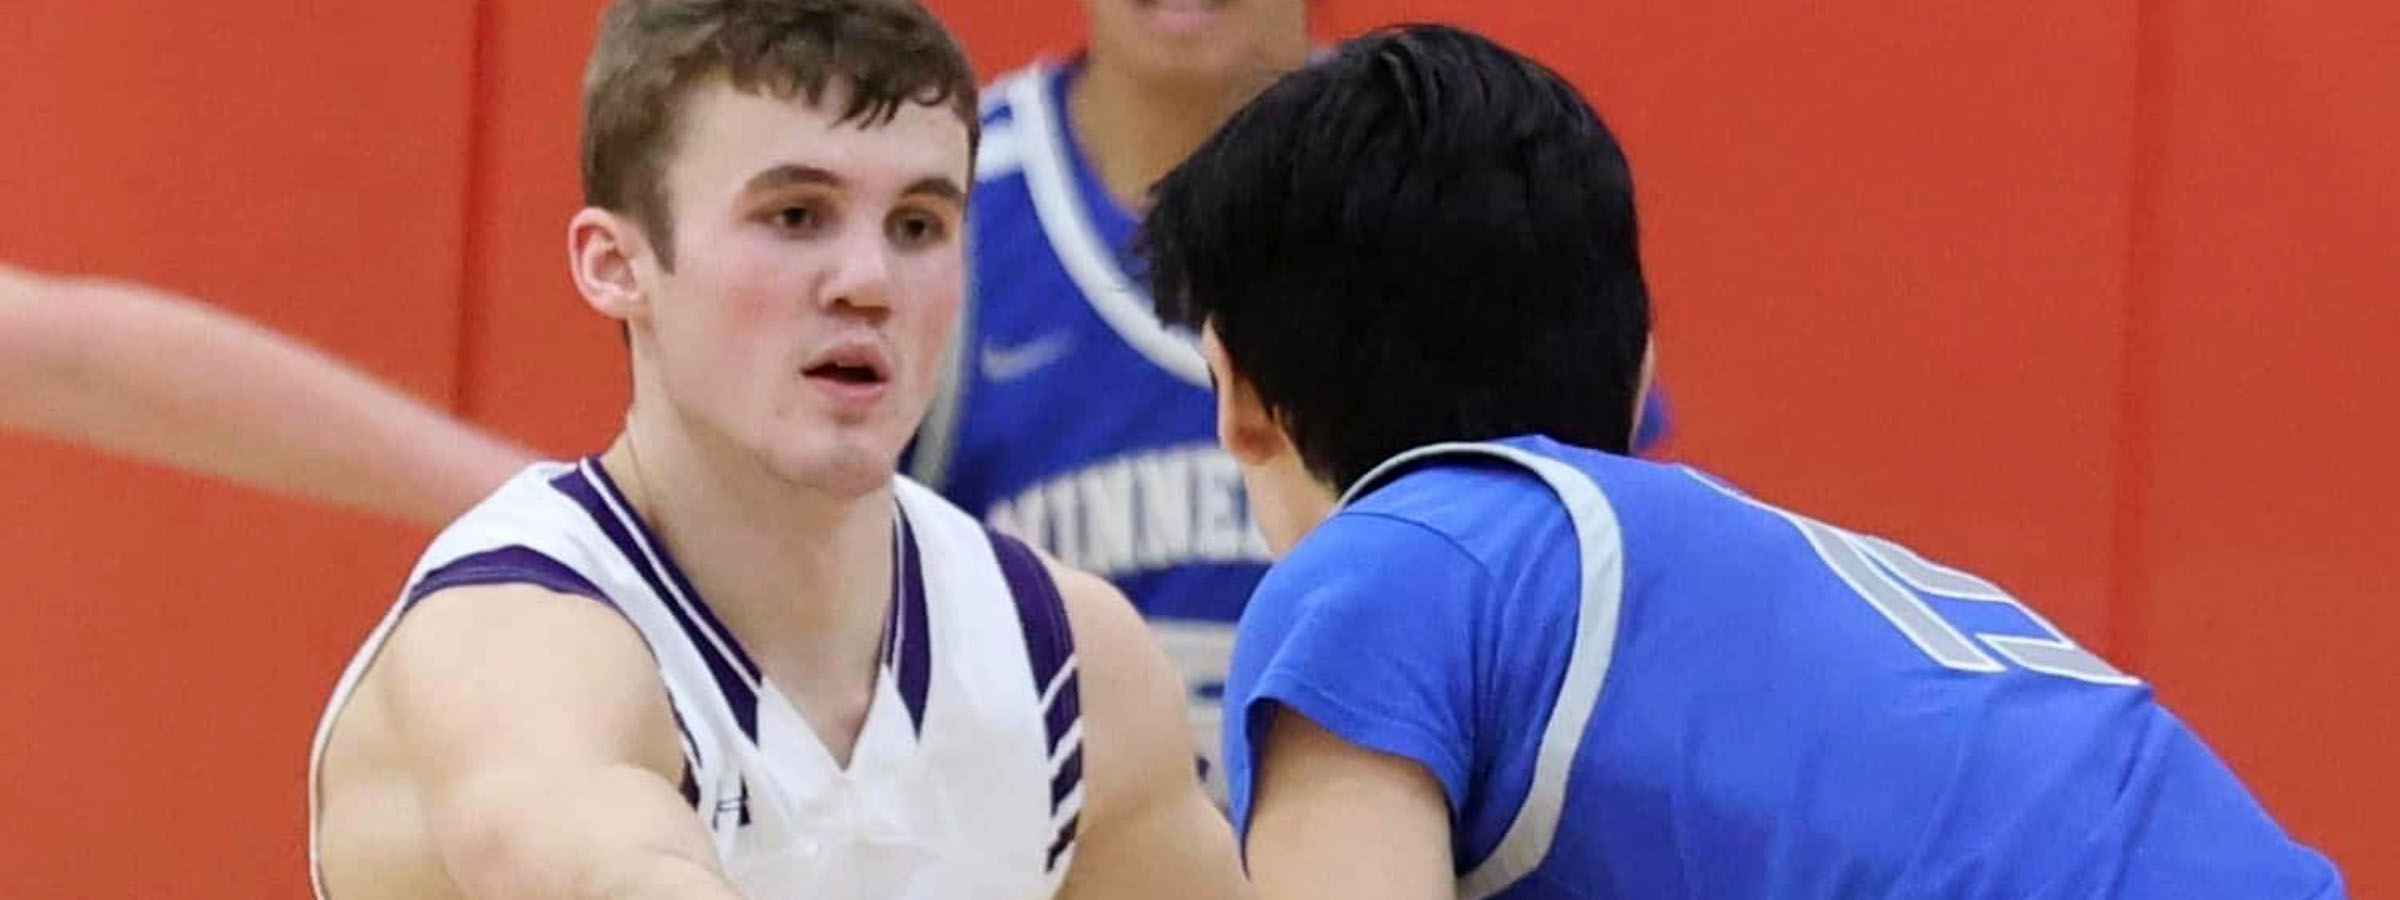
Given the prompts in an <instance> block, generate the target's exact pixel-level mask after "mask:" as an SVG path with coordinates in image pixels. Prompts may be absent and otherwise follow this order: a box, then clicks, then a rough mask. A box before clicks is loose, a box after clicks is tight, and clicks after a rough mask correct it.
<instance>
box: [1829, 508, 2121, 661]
mask: <svg viewBox="0 0 2400 900" xmlns="http://www.w3.org/2000/svg"><path fill="white" fill-rule="evenodd" d="M1790 518H1791V519H1792V521H1793V522H1794V523H1795V524H1798V525H1799V526H1800V531H1801V532H1802V533H1803V534H1806V535H1807V536H1808V542H1809V543H1810V544H1812V545H1814V546H1815V547H1816V549H1817V555H1818V556H1820V557H1822V558H1824V560H1825V562H1826V563H1827V564H1829V565H1831V566H1832V567H1833V571H1834V573H1835V574H1837V575H1840V576H1841V577H1842V580H1843V581H1845V582H1848V583H1849V585H1850V587H1851V589H1852V590H1855V591H1857V592H1858V595H1859V596H1860V597H1861V598H1864V599H1865V600H1866V601H1867V604H1868V605H1869V606H1873V607H1875V611H1876V612H1879V613H1882V614H1883V617H1884V618H1885V619H1888V620H1890V621H1891V623H1892V625H1893V626H1894V627H1896V628H1899V629H1900V633H1901V634H1903V635H1907V636H1908V639H1909V641H1910V642H1911V643H1914V644H1916V645H1917V648H1918V649H1920V650H1923V651H1925V655H1927V656H1930V657H1933V661H1934V662H1937V663H1940V664H1942V665H1943V666H1946V667H1948V668H1952V669H1957V670H1959V671H1962V672H2001V671H2006V670H2007V668H2008V667H2007V666H2005V665H2002V664H2001V662H2000V661H1999V660H1996V659H1993V658H1992V653H1997V654H1999V655H2001V656H2003V657H2006V658H2007V659H2008V660H2009V661H2010V662H2013V663H2016V664H2017V665H2019V666H2022V667H2024V668H2027V669H2031V670H2033V671H2036V672H2043V673H2047V674H2050V675H2059V676H2063V677H2066V678H2073V679H2076V680H2079V681H2088V682H2091V683H2093V684H2118V685H2130V684H2140V683H2141V679H2138V678H2135V677H2133V676H2131V675H2127V674H2125V673H2124V672H2120V671H2118V670H2117V668H2116V667H2115V666H2111V665H2109V664H2108V661H2107V660H2104V659H2101V658H2100V657H2099V656H2097V655H2094V654H2093V653H2092V652H2091V651H2089V650H2085V649H2083V648H2082V647H2079V646H2076V644H2075V642H2074V641H2072V640H2068V639H2067V636H2066V635H2063V634H2060V633H2059V631H2058V628H2057V626H2054V625H2051V624H2050V622H2049V620H2047V619H2044V618H2042V617H2041V615H2040V614H2038V613H2035V612H2034V611H2033V610H2031V609H2027V608H2026V607H2025V604H2022V603H2019V602H2017V599H2016V598H2014V597H2011V596H2009V595H2008V592H2006V591H2003V590H2001V589H2000V587H1999V586H1998V585H1995V584H1993V583H1991V582H1989V581H1985V580H1983V579H1981V578H1977V577H1975V576H1973V575H1970V574H1967V573H1965V572H1961V571H1959V570H1957V569H1953V568H1950V567H1948V566H1944V565H1941V564H1940V563H1936V562H1933V561H1930V560H1927V559H1926V558H1924V557H1922V556H1918V555H1917V554H1915V553H1914V552H1911V551H1910V550H1909V549H1908V548H1906V547H1902V546H1900V545H1898V544H1895V543H1892V542H1890V541H1887V540H1884V539H1882V538H1878V537H1871V536H1868V535H1862V534H1856V533H1853V532H1849V531H1844V530H1842V529H1839V528H1835V527H1833V526H1831V525H1827V524H1825V523H1823V522H1817V521H1814V520H1810V519H1806V518H1802V517H1800V516H1791V517H1790ZM1878 563H1880V564H1881V565H1878ZM1912 589H1913V590H1912ZM1920 592H1921V593H1925V594H1931V595H1933V596H1937V597H1949V598H1952V599H1957V600H1966V601H1971V602H1975V603H1998V604H2002V605H2005V606H2008V607H2010V608H2012V609H2015V610H2016V611H2017V612H2019V613H2022V614H2023V615H2024V616H2025V618H2027V619H2030V620H2032V621H2033V623H2034V624H2035V625H2037V626H2039V627H2040V628H2041V630H2042V633H2043V634H2044V636H2043V637H2022V636H2019V635H2013V634H1990V633H1985V632H1976V633H1974V634H1973V636H1972V637H1970V636H1969V635H1968V634H1966V633H1963V632H1961V631H1959V629H1958V627H1957V626H1955V625H1952V624H1950V623H1949V622H1948V621H1946V620H1944V619H1943V618H1942V617H1941V616H1940V615H1938V614H1936V613H1935V612H1934V611H1933V608H1932V607H1931V606H1928V605H1926V603H1925V601H1924V600H1923V599H1921V598H1919V597H1918V596H1917V594H1918V593H1920ZM1986 648H1988V649H1989V650H1990V651H1991V653H1986V652H1984V651H1985V649H1986Z"/></svg>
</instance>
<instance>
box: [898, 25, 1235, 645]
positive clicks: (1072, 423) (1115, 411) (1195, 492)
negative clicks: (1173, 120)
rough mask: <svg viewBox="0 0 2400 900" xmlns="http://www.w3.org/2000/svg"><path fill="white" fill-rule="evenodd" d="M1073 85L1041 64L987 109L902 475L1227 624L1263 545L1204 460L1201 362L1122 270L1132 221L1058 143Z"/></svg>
mask: <svg viewBox="0 0 2400 900" xmlns="http://www.w3.org/2000/svg"><path fill="white" fill-rule="evenodd" d="M1075 71H1076V68H1075V67H1073V66H1069V67H1065V68H1059V69H1053V68H1050V67H1046V66H1040V65H1037V66H1034V67H1032V68H1029V69H1027V70H1025V71H1023V72H1020V73H1017V74H1015V75H1011V76H1008V77H1006V78H1003V79H1002V80H1001V81H1000V82H999V83H998V84H996V85H994V86H993V87H992V88H991V89H990V91H989V92H988V93H987V98H988V99H987V104H986V109H985V113H984V123H983V127H984V137H983V146H982V151H981V154H980V157H979V159H978V163H977V166H976V169H977V172H976V185H975V198H974V202H973V204H972V205H971V209H970V210H969V221H968V230H967V233H968V235H969V238H968V239H969V241H970V243H971V247H972V254H973V264H972V275H971V277H970V279H969V285H968V288H969V292H970V295H971V302H970V303H969V304H968V307H969V308H968V312H967V314H966V316H965V317H964V318H965V321H964V322H963V323H962V325H961V327H960V329H959V333H960V339H959V342H958V344H957V345H956V346H955V349H954V354H953V357H952V367H951V372H950V381H949V385H948V387H949V389H948V390H947V391H945V392H944V395H943V397H942V399H941V400H940V401H939V402H937V404H936V407H935V409H934V411H933V412H932V414H931V415H929V416H928V421H927V424H926V427H925V429H924V430H923V431H922V432H921V433H920V436H919V439H918V441H917V444H916V446H915V447H913V448H912V451H911V456H910V459H909V461H908V466H909V469H910V472H911V473H912V474H913V475H915V476H916V477H917V478H918V480H920V481H922V482H924V483H925V484H927V485H928V486H931V487H933V488H934V489H936V490H938V491H940V492H941V493H942V495H943V496H945V497H947V498H949V499H950V500H951V502H953V503H956V504H958V505H959V506H960V507H961V508H963V509H966V510H967V511H968V512H970V513H972V514H975V515H977V516H980V517H981V518H983V520H984V521H985V522H986V523H987V524H989V525H991V526H993V527H994V528H997V529H999V530H1001V531H1005V532H1008V533H1011V534H1014V535H1016V536H1018V537H1021V538H1023V539H1025V540H1026V541H1028V542H1030V543H1032V544H1035V545H1037V546H1040V547H1042V548H1044V549H1046V550H1048V551H1050V552H1051V553H1052V554H1054V555H1056V556H1058V557H1059V558H1060V559H1061V560H1063V561H1065V562H1066V563H1068V564H1070V565H1073V566H1076V567H1078V568H1081V569H1084V570H1086V571H1089V572H1092V573H1094V574H1097V575H1100V576H1102V577H1105V578H1107V579H1109V580H1110V581H1112V582H1114V583H1115V584H1116V585H1117V586H1118V587H1120V588H1122V589H1123V590H1124V591H1125V592H1126V594H1127V596H1128V597H1129V598H1131V599H1132V600H1133V602H1134V605H1135V606H1136V607H1137V608H1139V609H1140V610H1141V611H1142V612H1143V613H1144V614H1145V615H1147V616H1150V617H1153V618H1167V619H1179V620H1200V621H1205V622H1217V623H1225V624H1230V623H1231V622H1232V621H1233V620H1234V619H1235V618H1236V617H1237V616H1238V615H1239V613H1240V610H1241V606H1242V602H1243V600H1244V598H1246V597H1248V596H1249V593H1250V588H1251V587H1252V586H1253V585H1254V584H1256V583H1257V580H1258V576H1259V574H1260V573H1261V572H1262V571H1264V570H1265V561H1266V544H1265V541H1264V540H1263V539H1261V538H1260V537H1259V535H1258V533H1257V530H1256V529H1255V528H1254V527H1252V525H1251V519H1250V513H1249V506H1248V503H1247V502H1246V500H1245V498H1244V496H1243V494H1242V486H1241V474H1240V470H1239V469H1238V468H1237V467H1236V466H1235V465H1234V463H1233V461H1232V459H1230V458H1229V457H1227V456H1226V455H1225V454H1224V452H1223V451H1221V450H1219V449H1218V448H1217V446H1216V442H1215V435H1216V431H1215V410H1216V407H1215V402H1214V400H1213V399H1212V398H1211V395H1210V392H1209V384H1208V372H1207V366H1206V365H1205V364H1204V363H1203V362H1202V360H1201V357H1200V353H1199V350H1198V348H1197V346H1196V344H1195V343H1194V342H1193V340H1192V337H1191V335H1189V334H1188V333H1183V332H1180V331H1175V330H1170V329H1168V328H1167V327H1166V326H1164V325H1162V324H1161V323H1160V322H1159V321H1158V319H1157V318H1156V315H1155V314H1154V313H1153V311H1152V309H1151V306H1150V300H1149V297H1148V295H1147V294H1145V293H1144V292H1143V291H1142V289H1141V288H1140V287H1139V282H1138V280H1137V278H1136V277H1135V276H1134V275H1132V274H1129V273H1132V272H1138V269H1135V268H1134V267H1133V266H1131V265H1130V263H1129V260H1128V251H1127V247H1128V245H1129V243H1130V242H1131V239H1132V234H1133V230H1134V226H1135V223H1134V220H1133V219H1132V217H1131V216H1130V215H1128V214H1127V213H1126V212H1125V211H1124V210H1122V209H1120V208H1118V207H1117V205H1116V203H1115V202H1114V201H1113V200H1112V199H1110V198H1109V196H1108V193H1107V191H1106V190H1105V189H1104V188H1102V187H1101V186H1100V183H1099V181H1098V178H1097V177H1096V176H1095V175H1094V174H1093V172H1092V170H1091V167H1090V166H1089V165H1087V164H1086V163H1085V162H1084V160H1083V158H1082V155H1081V153H1080V151H1079V150H1077V148H1076V146H1075V143H1074V141H1073V140H1072V139H1071V138H1070V137H1069V134H1070V131H1071V127H1070V125H1069V124H1068V122H1067V119H1066V102H1065V100H1066V86H1067V84H1068V83H1069V82H1070V81H1071V79H1072V78H1073V76H1074V72H1075Z"/></svg>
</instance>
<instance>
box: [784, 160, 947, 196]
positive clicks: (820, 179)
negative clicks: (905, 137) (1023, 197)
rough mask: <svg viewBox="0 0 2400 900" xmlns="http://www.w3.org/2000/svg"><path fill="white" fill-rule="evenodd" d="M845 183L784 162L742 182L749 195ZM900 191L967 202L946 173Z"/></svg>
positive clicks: (825, 172) (828, 174) (832, 175)
mask: <svg viewBox="0 0 2400 900" xmlns="http://www.w3.org/2000/svg"><path fill="white" fill-rule="evenodd" d="M846 183H847V182H846V181H844V180H843V178H842V176H840V175H839V174H836V173H834V172H833V171H832V170H830V169H823V168H819V167H817V166H809V165H801V164H798V163H787V164H784V165H780V166H775V167H773V168H770V169H767V170H765V171H763V172H760V173H758V174H756V175H752V176H750V180H749V181H748V182H746V183H744V184H743V185H742V193H745V194H750V193H757V192H759V191H768V190H774V189H776V188H783V187H794V186H799V185H822V186H825V187H832V188H838V187H841V186H843V185H844V184H846ZM900 193H901V195H902V196H909V195H925V196H930V197H932V198H933V199H936V200H946V201H949V202H951V203H955V204H959V205H965V203H966V202H967V190H966V188H963V187H960V186H959V185H958V182H957V181H955V180H952V179H951V178H950V177H949V176H947V175H928V176H926V177H924V178H919V179H917V180H916V181H913V182H910V183H909V185H908V187H907V188H906V189H904V190H902V191H901V192H900Z"/></svg>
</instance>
